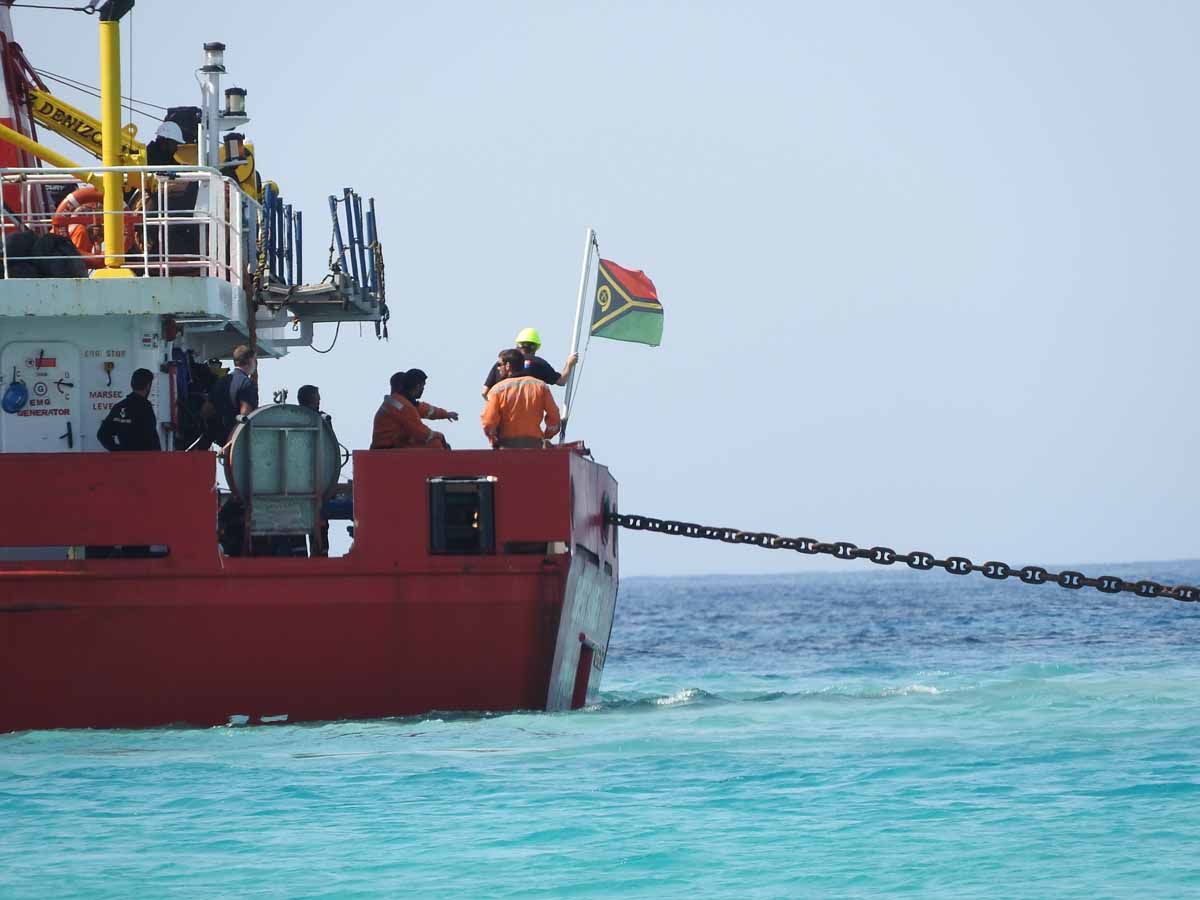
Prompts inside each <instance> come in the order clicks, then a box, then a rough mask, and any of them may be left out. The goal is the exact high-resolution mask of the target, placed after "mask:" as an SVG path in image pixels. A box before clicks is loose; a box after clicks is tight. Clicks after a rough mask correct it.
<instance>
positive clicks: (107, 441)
mask: <svg viewBox="0 0 1200 900" xmlns="http://www.w3.org/2000/svg"><path fill="white" fill-rule="evenodd" d="M153 383H154V373H153V372H151V371H150V370H149V369H138V370H137V371H136V372H134V373H133V377H132V378H130V379H129V387H130V388H131V393H130V394H129V396H128V397H126V398H125V399H124V400H122V401H121V402H120V403H118V404H117V405H116V406H114V407H113V408H112V409H110V410H109V411H108V415H107V416H106V417H105V419H104V421H103V422H101V423H100V430H99V431H97V432H96V439H97V440H98V441H100V444H101V445H102V446H103V447H104V449H105V450H112V451H114V452H116V451H127V450H161V449H162V444H161V443H160V442H159V440H158V419H157V418H156V417H155V415H154V407H153V406H151V405H150V400H149V397H150V385H151V384H153Z"/></svg>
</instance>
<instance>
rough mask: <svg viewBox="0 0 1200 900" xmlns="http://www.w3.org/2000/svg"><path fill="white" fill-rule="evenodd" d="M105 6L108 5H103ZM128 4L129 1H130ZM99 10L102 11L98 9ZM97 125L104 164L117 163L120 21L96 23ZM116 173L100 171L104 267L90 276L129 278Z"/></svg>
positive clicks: (120, 199) (119, 154) (131, 274)
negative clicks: (126, 267)
mask: <svg viewBox="0 0 1200 900" xmlns="http://www.w3.org/2000/svg"><path fill="white" fill-rule="evenodd" d="M105 5H106V6H108V4H105ZM130 5H131V6H132V4H130ZM102 12H103V11H102ZM100 126H101V128H102V129H103V131H102V132H101V147H100V150H101V153H102V154H103V162H104V165H105V166H106V167H107V166H119V165H121V23H120V20H119V19H113V20H108V21H106V20H104V19H103V18H102V19H101V22H100ZM122 180H123V179H122V177H121V173H120V172H105V173H104V188H103V190H104V268H103V269H97V270H96V271H95V272H94V273H92V277H93V278H113V277H117V278H120V277H132V276H133V272H132V271H130V270H129V269H123V268H121V260H122V258H123V256H124V253H125V222H124V213H125V200H124V197H123V196H122V193H121V183H122Z"/></svg>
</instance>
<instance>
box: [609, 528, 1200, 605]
mask: <svg viewBox="0 0 1200 900" xmlns="http://www.w3.org/2000/svg"><path fill="white" fill-rule="evenodd" d="M608 522H609V524H610V525H618V526H620V527H621V528H629V529H631V530H633V531H653V532H657V533H659V534H675V535H680V536H681V537H690V538H699V539H703V540H708V541H724V542H725V543H727V544H753V545H755V546H757V547H766V548H767V549H768V550H793V551H795V552H796V553H804V554H807V555H810V556H812V555H816V554H825V555H826V556H834V557H836V558H838V559H865V560H868V561H870V562H873V563H875V564H876V565H880V566H890V565H893V564H895V563H904V564H905V565H906V566H908V567H909V568H910V569H915V570H917V571H919V572H928V571H930V570H931V569H935V568H936V569H944V570H945V571H947V572H949V573H950V574H951V575H968V574H970V573H971V572H980V573H982V574H983V576H984V577H985V578H992V579H995V580H997V581H1000V580H1003V579H1005V578H1016V579H1018V580H1020V581H1022V582H1024V583H1025V584H1057V585H1058V586H1059V587H1064V588H1067V589H1068V590H1073V591H1074V590H1079V589H1080V588H1085V587H1089V588H1095V589H1096V590H1098V591H1101V592H1103V593H1105V594H1119V593H1121V592H1122V591H1124V592H1125V593H1129V594H1136V595H1137V596H1139V597H1166V598H1168V599H1172V600H1180V601H1183V602H1185V603H1195V602H1196V601H1197V600H1200V588H1198V587H1193V586H1191V585H1186V584H1181V585H1175V586H1169V585H1165V584H1159V583H1158V582H1156V581H1147V580H1142V581H1125V580H1124V579H1122V578H1120V577H1118V576H1116V575H1101V576H1100V577H1099V578H1089V577H1088V576H1086V575H1084V574H1083V573H1082V572H1074V571H1071V570H1070V569H1066V570H1063V571H1062V572H1049V571H1047V570H1046V569H1043V568H1042V567H1041V566H1021V567H1020V568H1016V567H1013V566H1010V565H1009V564H1008V563H1003V562H997V561H995V560H992V561H989V562H985V563H981V564H976V563H973V562H971V560H969V559H967V558H966V557H965V556H949V557H947V558H946V559H938V558H937V557H935V556H934V555H933V554H932V553H926V552H925V551H924V550H913V551H912V552H910V553H897V552H896V551H895V550H893V549H892V548H891V547H871V548H865V547H859V546H858V545H857V544H852V543H850V542H849V541H836V542H835V543H832V544H827V543H823V542H821V541H817V540H814V539H813V538H806V537H781V536H780V535H778V534H773V533H771V532H769V531H742V530H741V529H738V528H721V527H714V526H712V525H697V524H696V523H695V522H680V521H677V520H675V519H656V518H654V517H653V516H638V515H625V514H624V513H615V512H614V513H609V514H608Z"/></svg>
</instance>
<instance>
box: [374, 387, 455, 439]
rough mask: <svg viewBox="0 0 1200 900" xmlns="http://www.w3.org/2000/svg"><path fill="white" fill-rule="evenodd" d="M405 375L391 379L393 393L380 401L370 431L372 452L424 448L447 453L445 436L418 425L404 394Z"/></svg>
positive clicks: (416, 413)
mask: <svg viewBox="0 0 1200 900" xmlns="http://www.w3.org/2000/svg"><path fill="white" fill-rule="evenodd" d="M407 375H408V373H407V372H397V373H396V374H394V375H393V376H392V379H391V385H390V387H391V390H392V392H391V393H390V394H389V395H388V396H386V397H384V398H383V403H382V404H381V405H380V407H379V411H378V412H377V413H375V422H374V424H373V425H372V428H371V449H372V450H403V449H409V448H414V447H427V448H432V449H438V450H449V449H450V447H449V445H448V444H447V443H446V436H445V435H444V434H442V433H441V432H440V431H434V430H433V429H432V428H430V427H429V426H428V425H426V424H425V423H424V422H422V421H421V413H420V410H419V409H418V408H417V406H416V404H415V403H414V402H413V401H412V400H411V399H410V398H409V397H408V396H407V395H406V394H405V392H404V385H405V379H406V376H407Z"/></svg>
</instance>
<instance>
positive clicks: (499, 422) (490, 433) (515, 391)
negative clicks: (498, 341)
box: [480, 350, 561, 449]
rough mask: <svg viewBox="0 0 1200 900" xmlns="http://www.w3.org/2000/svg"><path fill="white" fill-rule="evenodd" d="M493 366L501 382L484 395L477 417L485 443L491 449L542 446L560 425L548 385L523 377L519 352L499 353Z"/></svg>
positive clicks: (521, 358)
mask: <svg viewBox="0 0 1200 900" xmlns="http://www.w3.org/2000/svg"><path fill="white" fill-rule="evenodd" d="M496 365H497V367H498V368H499V370H500V376H501V380H500V381H499V382H497V383H496V384H495V385H494V386H493V387H492V389H491V390H489V391H488V394H487V405H486V406H485V407H484V408H483V415H482V416H481V417H480V420H481V422H482V423H483V433H484V434H485V435H487V439H488V441H489V443H491V445H492V447H493V449H500V448H506V449H518V448H527V447H543V446H545V441H548V440H550V438H552V437H554V435H556V434H558V429H559V425H560V424H561V418H560V417H559V414H558V404H556V403H555V402H554V398H553V397H551V396H550V387H549V385H547V384H546V382H545V381H543V380H542V379H541V378H537V377H535V376H533V375H529V374H527V373H526V371H525V356H524V355H523V354H522V353H521V352H520V351H519V350H502V351H501V352H500V356H499V360H498V361H497V363H496ZM543 419H544V420H545V428H544V429H543V426H542V421H543Z"/></svg>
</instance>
